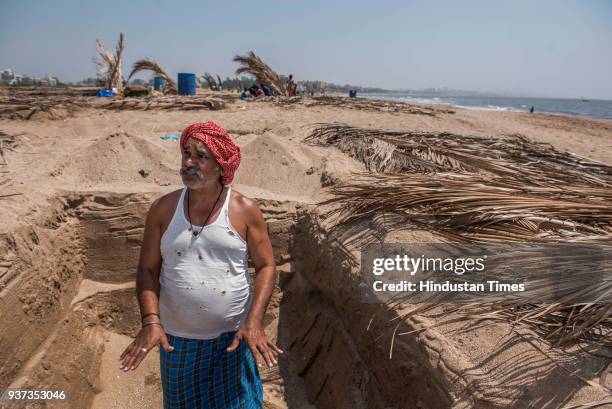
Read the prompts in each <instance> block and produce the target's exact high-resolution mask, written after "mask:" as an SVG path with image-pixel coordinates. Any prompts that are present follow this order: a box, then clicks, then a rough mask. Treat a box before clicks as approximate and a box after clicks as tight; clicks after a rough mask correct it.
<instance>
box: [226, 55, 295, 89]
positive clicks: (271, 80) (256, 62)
mask: <svg viewBox="0 0 612 409" xmlns="http://www.w3.org/2000/svg"><path fill="white" fill-rule="evenodd" d="M234 62H237V63H238V64H240V67H239V68H238V69H237V70H236V75H240V74H245V73H246V74H251V75H253V76H254V77H255V78H256V79H257V82H259V83H260V84H262V85H267V86H269V87H270V88H272V91H273V92H274V94H275V95H287V91H286V90H285V86H284V85H283V82H282V80H281V78H280V77H279V75H278V74H277V73H276V72H274V70H272V68H270V67H269V66H268V65H267V64H266V63H264V62H263V60H262V59H261V58H259V57H258V56H257V55H255V53H254V52H253V51H249V52H248V53H247V54H246V55H237V56H235V57H234Z"/></svg>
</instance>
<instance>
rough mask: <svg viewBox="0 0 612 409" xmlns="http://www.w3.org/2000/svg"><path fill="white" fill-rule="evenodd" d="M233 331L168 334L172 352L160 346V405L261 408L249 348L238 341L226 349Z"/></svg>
mask: <svg viewBox="0 0 612 409" xmlns="http://www.w3.org/2000/svg"><path fill="white" fill-rule="evenodd" d="M235 335H236V332H235V331H233V332H225V333H223V334H221V335H220V336H219V337H217V338H215V339H209V340H201V339H188V338H181V337H176V336H173V335H170V334H168V341H170V345H172V346H173V347H174V351H172V352H166V351H165V350H164V349H163V348H160V351H161V352H160V354H161V356H160V366H161V378H162V388H163V392H164V408H166V409H168V408H173V409H174V408H184V409H187V408H197V409H200V408H211V409H217V408H218V409H233V408H241V409H242V408H244V409H251V408H261V407H263V391H262V387H261V380H260V379H259V371H258V370H257V364H256V362H255V359H254V358H253V354H252V352H251V350H250V349H249V347H248V346H247V345H246V344H245V343H244V342H240V344H239V345H238V348H236V349H235V350H234V351H232V352H227V351H226V349H227V348H228V347H229V346H230V344H231V343H232V340H233V339H234V336H235Z"/></svg>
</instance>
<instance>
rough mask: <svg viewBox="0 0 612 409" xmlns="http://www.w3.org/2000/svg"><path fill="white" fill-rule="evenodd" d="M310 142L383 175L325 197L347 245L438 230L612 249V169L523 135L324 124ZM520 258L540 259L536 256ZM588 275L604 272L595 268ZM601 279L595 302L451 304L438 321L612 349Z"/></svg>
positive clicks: (360, 177) (463, 236) (453, 237)
mask: <svg viewBox="0 0 612 409" xmlns="http://www.w3.org/2000/svg"><path fill="white" fill-rule="evenodd" d="M307 141H308V142H310V143H315V144H322V145H333V146H336V147H338V148H339V149H340V150H342V151H343V152H346V153H348V154H350V155H351V156H354V157H356V158H358V159H359V160H361V161H362V162H363V163H365V164H366V166H367V167H368V168H369V169H370V170H372V171H373V172H372V173H359V174H354V175H353V178H351V180H350V181H349V182H336V184H335V185H333V186H332V187H331V188H330V191H331V193H333V194H334V197H333V198H332V199H330V200H328V201H326V202H323V203H321V204H323V205H330V206H333V207H332V210H329V211H327V213H325V214H324V216H325V217H326V218H327V220H328V221H329V222H331V223H332V227H331V230H330V231H331V234H332V235H334V236H335V237H337V238H338V239H340V240H341V241H342V242H344V243H345V245H347V244H350V245H355V244H357V245H358V244H360V243H363V242H367V240H371V239H372V238H373V237H374V238H376V237H379V238H380V241H384V236H385V234H386V233H388V232H389V231H391V230H399V229H402V228H404V229H405V228H416V229H421V230H429V231H431V232H432V233H434V234H435V235H437V236H441V237H443V238H446V239H448V240H450V241H453V242H497V243H507V242H543V243H546V242H559V243H567V242H571V243H574V242H575V243H585V244H590V243H608V245H609V243H610V238H612V206H611V205H610V203H611V202H612V189H611V187H612V183H611V181H612V178H611V177H612V168H611V167H609V166H607V165H604V164H600V163H596V162H593V161H590V160H587V159H584V158H580V157H578V156H576V155H572V154H569V153H561V152H558V151H556V150H555V149H553V148H552V147H551V146H549V145H546V144H541V143H535V142H532V141H529V140H528V139H526V138H524V137H522V136H520V135H512V136H510V137H508V138H483V137H477V136H465V135H454V134H449V133H422V132H412V131H411V132H390V131H382V130H376V129H360V128H353V127H349V126H346V125H338V124H328V125H322V126H319V127H317V128H316V129H315V130H314V132H313V133H312V134H311V135H310V136H309V137H308V138H307ZM374 172H377V173H374ZM518 260H523V261H524V263H527V264H531V263H533V264H534V265H539V264H538V262H537V260H535V259H534V257H528V256H525V257H523V258H518ZM600 267H601V266H600ZM585 268H586V267H585ZM548 273H551V274H553V273H555V271H552V270H551V271H549V272H548ZM585 273H586V274H589V273H595V272H594V271H592V270H590V269H589V268H586V270H585ZM606 274H608V273H606ZM538 280H540V281H541V282H539V281H538ZM546 283H550V277H538V278H535V279H534V280H533V283H532V284H534V285H535V286H537V285H540V284H541V285H542V286H544V285H545V284H546ZM595 285H597V290H598V291H599V294H600V296H599V298H597V301H593V302H592V303H576V302H574V301H572V300H571V299H569V298H562V299H559V300H558V301H559V302H557V303H555V304H548V305H544V304H539V303H538V302H537V300H536V301H535V302H534V303H528V304H525V302H522V303H519V302H508V301H507V300H503V299H502V300H500V301H499V302H494V303H487V304H470V305H458V306H456V307H454V308H451V307H450V306H446V307H445V309H444V313H443V314H442V315H441V316H440V317H438V319H437V321H436V322H435V324H434V325H444V324H447V323H450V322H454V321H460V320H485V319H488V320H503V321H507V322H510V323H512V324H521V325H527V326H529V327H531V328H533V329H534V330H535V332H536V333H539V334H540V335H541V336H543V337H544V338H546V339H548V340H550V341H551V342H555V343H557V344H565V343H571V342H574V341H586V342H589V343H594V344H598V345H607V346H612V342H611V340H612V337H611V335H612V305H611V304H610V303H609V302H608V301H607V300H610V299H611V298H612V282H611V281H610V280H607V281H605V282H602V283H595ZM542 288H544V287H542ZM430 301H431V302H429V301H428V302H427V303H422V304H417V306H416V307H415V308H414V309H412V310H410V311H409V312H406V313H402V314H401V315H400V316H399V317H398V319H399V321H403V319H404V318H407V317H409V316H410V315H413V314H425V313H427V312H428V311H430V310H431V311H433V310H434V309H435V308H436V306H437V305H439V303H436V300H435V299H433V298H432V299H431V300H430ZM393 302H394V303H400V304H401V302H402V300H401V298H400V299H395V300H393ZM398 305H399V304H398ZM390 308H393V306H392V305H390ZM402 311H404V310H402ZM396 329H397V328H396ZM423 329H425V328H423ZM415 331H418V329H417V330H415ZM411 332H414V331H411ZM395 335H403V334H402V333H399V334H396V331H394V336H395Z"/></svg>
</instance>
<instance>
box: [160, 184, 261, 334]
mask: <svg viewBox="0 0 612 409" xmlns="http://www.w3.org/2000/svg"><path fill="white" fill-rule="evenodd" d="M186 190H187V188H183V191H182V192H181V197H180V199H179V201H178V204H177V206H176V210H175V212H174V216H173V217H172V221H171V222H170V225H169V226H168V228H167V229H166V231H165V232H164V235H163V236H162V238H161V244H160V250H161V256H162V266H161V274H160V278H159V282H160V294H159V310H160V315H161V322H162V325H163V326H164V328H165V330H166V332H167V333H168V334H171V335H174V336H179V337H184V338H192V339H212V338H216V337H218V336H219V335H221V334H222V333H224V332H227V331H235V330H237V329H238V327H239V326H240V325H242V324H243V323H244V321H245V320H246V318H247V314H248V312H249V309H250V307H251V301H252V291H251V278H250V275H249V272H248V261H247V259H248V255H247V244H246V243H245V241H244V240H243V239H242V238H241V237H240V235H239V234H238V232H237V231H236V230H235V229H234V228H233V226H232V225H231V223H230V220H229V216H228V207H229V200H230V195H231V187H228V190H227V194H226V197H225V201H224V203H223V207H222V209H221V213H219V216H218V217H217V219H216V220H215V221H214V222H213V223H212V224H209V225H207V226H204V228H203V230H202V232H201V233H200V235H199V237H197V238H196V237H194V236H193V234H192V232H190V231H188V229H189V222H188V221H187V219H186V217H185V212H184V210H183V209H184V206H183V200H184V198H185V192H186ZM193 228H194V230H195V231H196V232H199V231H200V229H202V226H193Z"/></svg>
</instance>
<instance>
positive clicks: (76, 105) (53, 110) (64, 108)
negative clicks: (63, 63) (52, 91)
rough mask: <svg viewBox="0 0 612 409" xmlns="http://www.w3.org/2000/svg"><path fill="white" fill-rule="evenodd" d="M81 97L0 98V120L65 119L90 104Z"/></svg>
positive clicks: (16, 96)
mask: <svg viewBox="0 0 612 409" xmlns="http://www.w3.org/2000/svg"><path fill="white" fill-rule="evenodd" d="M88 101H89V99H88V98H86V97H80V96H70V95H53V96H29V95H9V96H2V97H0V118H3V119H25V120H29V119H34V118H45V119H63V118H66V117H67V116H68V115H70V114H71V113H73V112H74V111H76V110H79V109H81V108H83V107H84V106H87V105H88V104H89V102H88Z"/></svg>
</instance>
